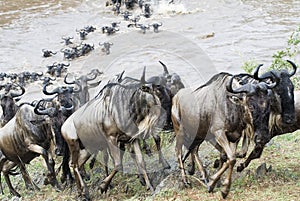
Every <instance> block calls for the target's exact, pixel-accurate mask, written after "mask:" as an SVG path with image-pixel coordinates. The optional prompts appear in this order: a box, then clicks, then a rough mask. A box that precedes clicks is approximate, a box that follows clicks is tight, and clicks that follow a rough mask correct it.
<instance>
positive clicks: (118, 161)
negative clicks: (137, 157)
mask: <svg viewBox="0 0 300 201" xmlns="http://www.w3.org/2000/svg"><path fill="white" fill-rule="evenodd" d="M107 144H108V148H109V153H110V155H111V157H112V159H113V161H114V169H113V171H112V172H111V173H110V174H109V175H108V176H107V177H106V178H105V179H104V180H103V181H102V183H101V184H100V189H101V193H103V192H106V191H107V189H108V186H109V185H110V183H111V180H112V179H113V178H114V176H115V175H116V174H117V173H118V172H119V171H120V169H121V168H122V158H121V157H122V155H121V152H120V149H119V147H118V141H117V139H116V138H115V137H113V136H111V137H109V139H108V143H107Z"/></svg>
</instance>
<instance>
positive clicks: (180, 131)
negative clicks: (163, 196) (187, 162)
mask: <svg viewBox="0 0 300 201" xmlns="http://www.w3.org/2000/svg"><path fill="white" fill-rule="evenodd" d="M174 130H175V134H176V146H175V151H176V156H177V160H178V165H179V169H180V170H181V176H182V181H183V183H184V185H186V186H187V185H189V182H188V180H187V177H186V173H185V170H184V163H183V160H182V145H183V140H184V139H183V138H184V135H183V129H182V126H179V128H178V127H175V128H174ZM176 131H177V132H176Z"/></svg>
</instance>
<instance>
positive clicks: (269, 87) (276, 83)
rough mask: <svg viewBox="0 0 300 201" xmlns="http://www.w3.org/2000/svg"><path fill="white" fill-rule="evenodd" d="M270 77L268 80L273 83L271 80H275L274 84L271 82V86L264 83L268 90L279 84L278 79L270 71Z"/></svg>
mask: <svg viewBox="0 0 300 201" xmlns="http://www.w3.org/2000/svg"><path fill="white" fill-rule="evenodd" d="M271 75H272V77H270V79H271V80H272V81H273V78H275V82H273V83H272V84H267V83H265V84H266V86H267V88H268V89H273V88H274V87H276V86H277V85H278V84H279V83H280V78H279V77H278V76H276V75H275V74H274V73H273V72H272V71H271Z"/></svg>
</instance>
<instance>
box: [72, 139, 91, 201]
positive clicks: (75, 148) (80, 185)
mask: <svg viewBox="0 0 300 201" xmlns="http://www.w3.org/2000/svg"><path fill="white" fill-rule="evenodd" d="M68 146H69V149H70V154H71V166H72V167H73V171H74V175H75V180H76V184H77V189H78V194H79V195H78V196H79V197H81V196H83V197H84V198H85V199H87V200H90V196H89V191H88V189H87V186H86V184H85V182H84V181H83V179H82V177H81V175H80V172H79V163H78V159H79V154H80V145H79V140H78V139H68Z"/></svg>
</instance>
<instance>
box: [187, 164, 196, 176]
mask: <svg viewBox="0 0 300 201" xmlns="http://www.w3.org/2000/svg"><path fill="white" fill-rule="evenodd" d="M188 173H189V175H194V174H195V166H191V167H190V168H189V169H188Z"/></svg>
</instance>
